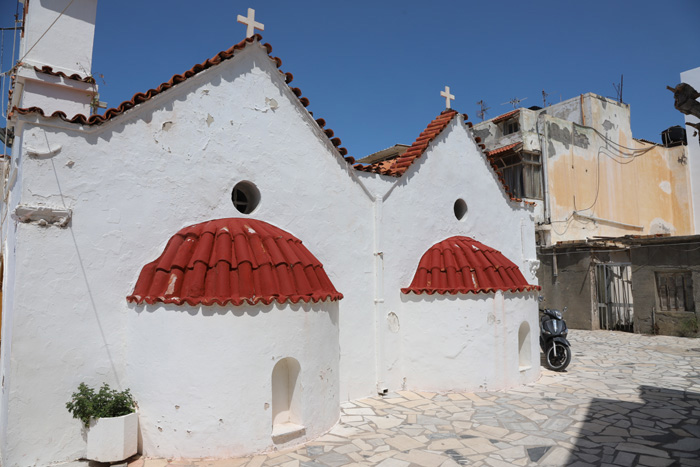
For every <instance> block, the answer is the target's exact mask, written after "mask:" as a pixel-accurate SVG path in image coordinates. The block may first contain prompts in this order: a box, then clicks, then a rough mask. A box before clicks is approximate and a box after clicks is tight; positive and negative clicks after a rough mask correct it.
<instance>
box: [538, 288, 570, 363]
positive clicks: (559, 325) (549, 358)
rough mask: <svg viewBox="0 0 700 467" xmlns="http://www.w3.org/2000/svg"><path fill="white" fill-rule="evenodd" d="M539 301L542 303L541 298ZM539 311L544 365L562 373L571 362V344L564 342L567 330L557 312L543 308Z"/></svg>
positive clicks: (560, 315) (559, 313)
mask: <svg viewBox="0 0 700 467" xmlns="http://www.w3.org/2000/svg"><path fill="white" fill-rule="evenodd" d="M540 301H543V299H542V298H541V297H540ZM540 311H541V312H542V313H543V316H542V318H540V348H541V349H542V352H543V353H544V356H545V362H546V365H547V367H548V368H549V369H550V370H553V371H564V370H565V369H566V367H567V366H569V363H570V362H571V344H569V341H568V340H566V335H567V334H568V332H569V328H567V327H566V322H565V321H564V318H562V314H561V312H560V311H559V310H555V309H550V308H544V309H542V310H540ZM564 311H566V307H564Z"/></svg>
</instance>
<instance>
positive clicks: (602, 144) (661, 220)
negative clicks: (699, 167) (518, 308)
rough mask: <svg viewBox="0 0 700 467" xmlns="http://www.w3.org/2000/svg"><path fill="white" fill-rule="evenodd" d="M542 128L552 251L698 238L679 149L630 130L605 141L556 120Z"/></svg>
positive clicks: (604, 136)
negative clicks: (635, 239) (575, 244)
mask: <svg viewBox="0 0 700 467" xmlns="http://www.w3.org/2000/svg"><path fill="white" fill-rule="evenodd" d="M546 120H547V129H548V133H549V134H548V135H546V138H545V141H546V145H547V147H546V148H543V149H544V150H543V153H544V156H545V157H544V158H545V159H546V161H545V166H546V167H545V170H546V171H547V177H548V189H549V196H548V198H549V209H550V219H551V221H552V229H551V241H552V243H557V242H561V241H567V240H582V239H585V238H590V237H596V236H605V237H619V236H624V235H650V234H664V233H670V234H674V235H692V234H694V233H695V232H694V224H693V221H692V214H691V213H692V206H691V197H690V190H689V186H690V179H689V177H690V174H689V170H688V165H687V154H686V148H685V147H684V146H678V147H675V148H664V147H662V146H658V145H654V144H649V143H644V142H641V141H637V140H634V139H632V138H631V136H630V132H629V127H627V128H619V129H617V131H606V132H605V133H603V132H602V131H600V130H594V129H593V128H590V127H584V126H581V125H577V124H575V123H572V122H569V121H566V120H561V119H557V118H554V117H547V118H546ZM567 139H568V141H567ZM592 218H596V219H595V220H594V219H592Z"/></svg>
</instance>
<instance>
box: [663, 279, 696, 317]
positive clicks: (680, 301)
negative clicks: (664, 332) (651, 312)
mask: <svg viewBox="0 0 700 467" xmlns="http://www.w3.org/2000/svg"><path fill="white" fill-rule="evenodd" d="M656 290H657V292H658V295H659V309H660V310H661V311H694V310H695V302H694V301H693V276H692V274H691V272H690V271H682V272H657V273H656Z"/></svg>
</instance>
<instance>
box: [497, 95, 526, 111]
mask: <svg viewBox="0 0 700 467" xmlns="http://www.w3.org/2000/svg"><path fill="white" fill-rule="evenodd" d="M525 99H527V97H523V98H522V99H518V98H517V97H514V98H512V99H511V100H509V101H508V102H504V103H503V104H501V105H506V104H511V105H512V106H513V108H514V109H517V108H518V104H520V103H521V102H522V101H524V100H525Z"/></svg>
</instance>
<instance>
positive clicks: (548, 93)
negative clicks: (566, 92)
mask: <svg viewBox="0 0 700 467" xmlns="http://www.w3.org/2000/svg"><path fill="white" fill-rule="evenodd" d="M554 93H556V91H554V92H545V90H544V89H543V90H542V108H544V107H547V106H549V105H551V104H547V97H549V96H551V95H552V94H554Z"/></svg>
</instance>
